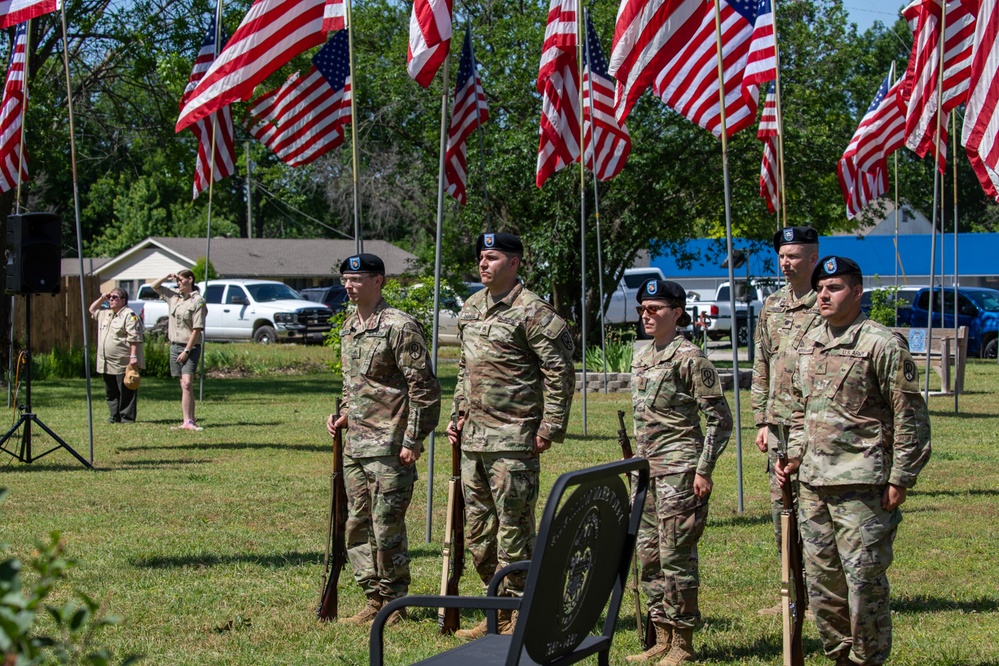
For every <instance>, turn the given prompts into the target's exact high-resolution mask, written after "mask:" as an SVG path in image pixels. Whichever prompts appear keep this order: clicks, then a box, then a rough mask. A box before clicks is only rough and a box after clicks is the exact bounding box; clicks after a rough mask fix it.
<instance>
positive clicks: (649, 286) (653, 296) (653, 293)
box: [637, 279, 690, 328]
mask: <svg viewBox="0 0 999 666" xmlns="http://www.w3.org/2000/svg"><path fill="white" fill-rule="evenodd" d="M637 298H638V302H639V303H641V302H642V301H671V302H674V303H676V304H678V305H679V306H680V307H686V305H687V292H686V290H685V289H684V288H683V287H681V286H680V285H678V284H677V283H676V282H670V281H669V280H656V279H652V280H646V281H645V284H643V285H642V288H641V289H639V290H638V295H637ZM676 325H677V326H679V327H681V328H682V327H684V326H689V325H690V314H688V313H687V311H686V310H684V313H683V315H682V316H681V317H680V319H679V320H678V321H677V322H676Z"/></svg>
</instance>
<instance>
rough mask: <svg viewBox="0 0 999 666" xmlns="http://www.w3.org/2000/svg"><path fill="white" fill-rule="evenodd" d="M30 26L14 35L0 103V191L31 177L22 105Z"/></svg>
mask: <svg viewBox="0 0 999 666" xmlns="http://www.w3.org/2000/svg"><path fill="white" fill-rule="evenodd" d="M27 29H28V23H27V22H24V23H21V24H20V25H18V26H17V32H16V33H15V34H14V48H13V49H12V52H11V54H10V63H9V65H8V67H7V84H6V85H5V86H4V89H3V102H2V104H0V192H7V191H9V190H12V189H14V188H15V187H17V184H18V179H19V178H20V179H21V180H22V181H23V180H27V178H28V155H27V153H26V152H22V148H21V147H22V143H21V139H22V135H23V129H24V128H23V126H22V125H21V110H22V109H21V105H22V104H27V100H26V98H25V95H24V86H25V83H24V64H25V63H24V60H25V53H24V51H25V48H26V42H27V36H28V32H27ZM22 159H23V163H22Z"/></svg>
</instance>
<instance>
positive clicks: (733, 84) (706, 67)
mask: <svg viewBox="0 0 999 666" xmlns="http://www.w3.org/2000/svg"><path fill="white" fill-rule="evenodd" d="M756 2H757V0H721V1H720V5H721V29H722V38H721V39H722V57H723V60H724V62H725V63H726V65H725V124H726V135H727V136H732V135H733V134H735V133H736V132H738V131H739V130H741V129H743V128H745V127H749V125H751V124H752V123H753V122H754V121H755V120H756V107H757V100H756V99H755V98H753V97H751V96H746V95H743V92H742V77H743V73H744V72H745V70H746V60H747V58H748V56H749V44H750V41H751V39H752V36H753V29H754V24H755V21H756ZM699 21H700V25H699V28H698V30H697V33H696V34H695V35H694V37H693V38H692V40H691V41H690V43H689V44H687V46H686V47H685V48H684V49H683V50H682V51H680V53H679V54H677V55H676V57H674V58H673V59H672V60H671V61H670V62H669V64H668V65H667V66H666V68H665V69H663V70H662V71H661V72H659V74H658V76H657V77H656V80H655V84H654V86H653V90H654V91H655V93H656V95H658V96H659V97H661V98H662V100H663V102H665V103H666V104H667V105H668V106H669V107H671V108H672V109H673V110H674V111H676V112H677V113H679V114H680V115H682V116H683V117H684V118H686V119H687V120H689V121H691V122H692V123H694V124H695V125H698V126H700V127H703V128H704V129H706V130H708V131H709V132H711V133H712V134H714V135H715V136H721V107H720V104H719V102H718V46H717V39H716V36H715V35H716V31H715V11H714V5H713V3H710V2H704V3H702V5H701V12H700V18H699ZM747 97H748V98H747Z"/></svg>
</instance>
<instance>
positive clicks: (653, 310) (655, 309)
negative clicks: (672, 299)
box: [635, 305, 680, 317]
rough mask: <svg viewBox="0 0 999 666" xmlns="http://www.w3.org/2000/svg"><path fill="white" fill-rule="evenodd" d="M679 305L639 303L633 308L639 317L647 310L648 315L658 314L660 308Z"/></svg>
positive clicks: (664, 308)
mask: <svg viewBox="0 0 999 666" xmlns="http://www.w3.org/2000/svg"><path fill="white" fill-rule="evenodd" d="M678 307H680V306H679V305H639V306H638V307H636V308H635V312H637V313H638V316H639V317H642V316H644V315H645V313H646V312H648V313H649V314H650V315H652V316H655V315H657V314H659V312H660V311H661V310H668V309H670V308H678Z"/></svg>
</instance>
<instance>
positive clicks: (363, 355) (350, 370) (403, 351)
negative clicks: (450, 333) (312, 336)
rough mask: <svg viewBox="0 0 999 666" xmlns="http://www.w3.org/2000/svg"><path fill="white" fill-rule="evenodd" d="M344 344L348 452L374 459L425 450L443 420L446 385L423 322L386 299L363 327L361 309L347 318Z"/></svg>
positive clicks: (343, 411)
mask: <svg viewBox="0 0 999 666" xmlns="http://www.w3.org/2000/svg"><path fill="white" fill-rule="evenodd" d="M340 345H341V358H342V361H343V397H344V404H343V406H342V408H341V410H340V413H341V414H347V425H348V428H347V437H346V443H345V445H344V452H345V453H346V454H347V455H349V456H351V457H354V458H368V457H374V456H388V455H398V453H399V451H400V450H401V448H402V447H406V448H407V449H416V450H420V449H421V448H422V446H423V440H424V439H425V438H426V437H427V435H429V434H430V433H431V432H432V431H433V429H434V428H435V427H437V421H438V420H439V418H440V411H441V385H440V383H438V381H437V377H436V375H434V371H433V367H432V365H431V363H430V356H429V354H428V353H427V344H426V342H425V341H424V338H423V329H422V327H421V326H420V324H419V322H417V321H416V320H415V319H413V318H412V317H411V316H409V315H408V314H406V313H405V312H402V311H401V310H396V309H395V308H390V307H389V306H388V304H387V303H385V301H384V300H383V301H381V302H380V303H379V304H378V305H377V306H376V307H375V311H374V312H373V313H372V314H371V316H370V317H369V318H368V321H367V323H366V325H365V326H364V327H363V328H362V327H361V321H360V319H359V318H358V316H357V313H356V312H354V313H351V314H350V316H348V317H347V320H346V321H345V322H344V324H343V328H342V329H340Z"/></svg>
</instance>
